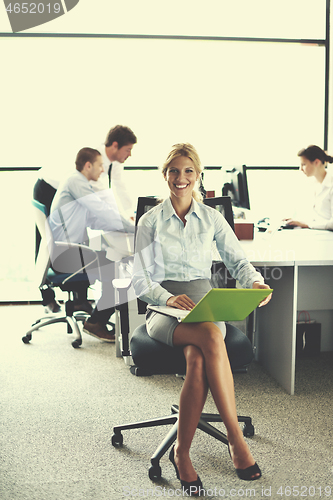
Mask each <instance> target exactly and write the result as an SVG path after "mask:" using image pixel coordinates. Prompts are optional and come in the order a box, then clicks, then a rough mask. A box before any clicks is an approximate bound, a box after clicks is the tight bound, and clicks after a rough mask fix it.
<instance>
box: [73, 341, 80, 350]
mask: <svg viewBox="0 0 333 500" xmlns="http://www.w3.org/2000/svg"><path fill="white" fill-rule="evenodd" d="M81 344H82V340H81V339H76V340H73V342H72V346H73V347H74V349H77V348H78V347H80V345H81Z"/></svg>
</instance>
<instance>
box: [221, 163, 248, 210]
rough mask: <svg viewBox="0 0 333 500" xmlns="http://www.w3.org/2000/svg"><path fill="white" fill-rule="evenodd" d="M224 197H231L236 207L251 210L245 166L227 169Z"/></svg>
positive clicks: (223, 189) (223, 190)
mask: <svg viewBox="0 0 333 500" xmlns="http://www.w3.org/2000/svg"><path fill="white" fill-rule="evenodd" d="M222 195H223V196H230V198H231V202H232V205H233V206H234V207H240V208H247V209H250V202H249V194H248V187H247V182H246V172H245V165H243V166H242V167H227V168H226V182H225V183H224V185H223V188H222Z"/></svg>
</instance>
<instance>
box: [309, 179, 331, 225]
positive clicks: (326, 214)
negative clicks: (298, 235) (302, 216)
mask: <svg viewBox="0 0 333 500" xmlns="http://www.w3.org/2000/svg"><path fill="white" fill-rule="evenodd" d="M306 222H307V224H308V226H309V227H310V228H311V229H330V230H331V231H332V230H333V176H332V174H331V173H330V172H326V176H325V178H324V180H323V182H317V183H316V188H315V193H314V202H313V215H312V218H311V219H310V220H308V221H306Z"/></svg>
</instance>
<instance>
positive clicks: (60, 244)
mask: <svg viewBox="0 0 333 500" xmlns="http://www.w3.org/2000/svg"><path fill="white" fill-rule="evenodd" d="M54 246H55V247H63V248H67V249H69V248H76V249H78V250H79V251H80V250H84V251H85V252H86V253H88V254H91V257H92V260H91V261H90V262H88V263H87V264H85V265H84V266H82V267H81V268H80V269H77V270H76V271H75V272H74V273H72V274H70V275H69V276H67V278H65V279H64V280H63V282H62V284H65V283H66V282H67V281H69V280H70V279H71V278H73V277H74V276H76V275H77V274H79V273H81V272H82V271H84V270H86V269H87V268H88V267H89V266H91V264H94V263H95V262H97V268H98V272H99V279H100V281H102V279H101V270H100V267H99V262H98V253H97V252H96V251H95V250H93V249H92V248H90V247H88V246H87V245H83V244H82V243H70V242H64V241H55V242H54ZM81 255H82V254H81Z"/></svg>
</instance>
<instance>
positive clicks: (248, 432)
mask: <svg viewBox="0 0 333 500" xmlns="http://www.w3.org/2000/svg"><path fill="white" fill-rule="evenodd" d="M243 435H244V436H245V437H252V436H254V427H253V425H252V424H245V425H244V429H243Z"/></svg>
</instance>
